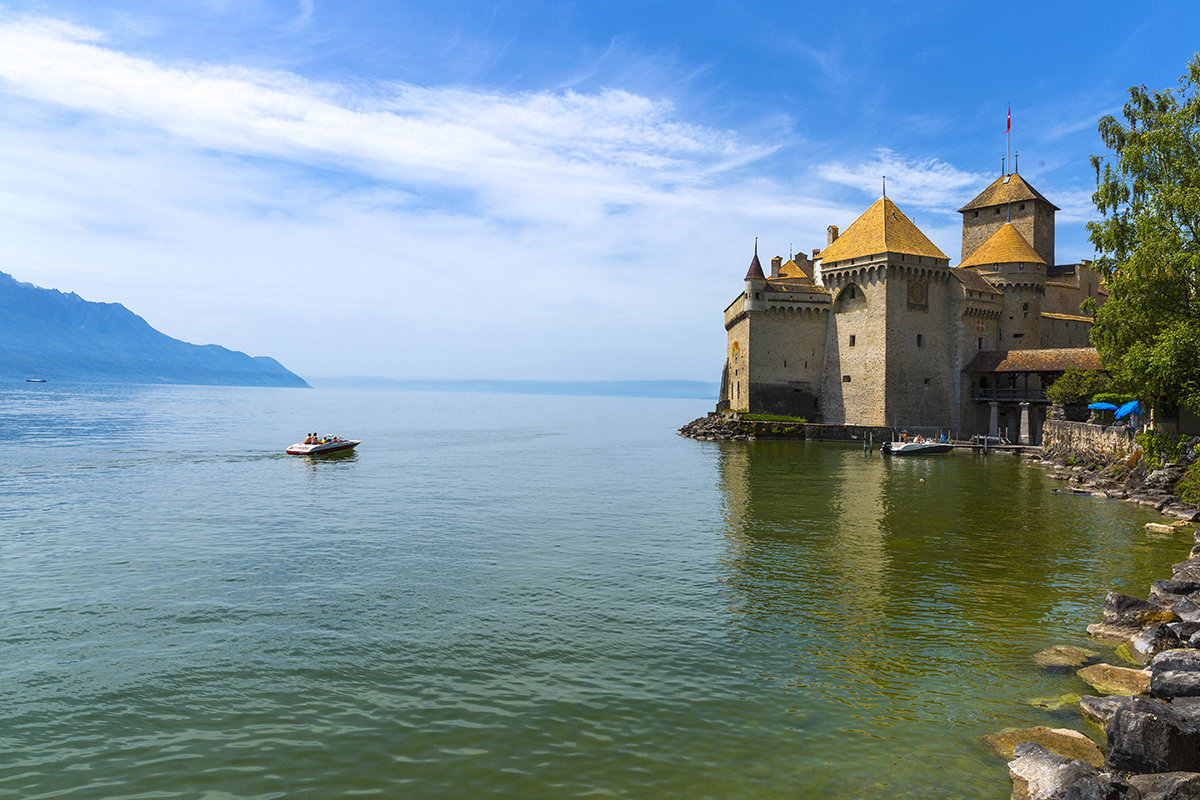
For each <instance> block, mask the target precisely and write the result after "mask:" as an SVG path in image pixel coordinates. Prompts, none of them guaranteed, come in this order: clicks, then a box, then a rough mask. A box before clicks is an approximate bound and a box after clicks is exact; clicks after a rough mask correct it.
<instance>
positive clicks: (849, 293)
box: [847, 286, 857, 300]
mask: <svg viewBox="0 0 1200 800" xmlns="http://www.w3.org/2000/svg"><path fill="white" fill-rule="evenodd" d="M847 296H848V297H849V298H850V299H851V300H853V299H854V298H855V297H857V295H856V294H855V293H854V287H853V286H851V287H850V289H849V291H848V292H847Z"/></svg>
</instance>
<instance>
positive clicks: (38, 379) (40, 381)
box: [25, 378, 46, 383]
mask: <svg viewBox="0 0 1200 800" xmlns="http://www.w3.org/2000/svg"><path fill="white" fill-rule="evenodd" d="M25 382H26V383H45V382H46V379H45V378H26V379H25Z"/></svg>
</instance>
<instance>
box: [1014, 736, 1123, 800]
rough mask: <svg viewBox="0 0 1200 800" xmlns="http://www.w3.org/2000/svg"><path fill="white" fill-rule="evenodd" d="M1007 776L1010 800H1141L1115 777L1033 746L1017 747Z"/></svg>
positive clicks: (1080, 762)
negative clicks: (1009, 781)
mask: <svg viewBox="0 0 1200 800" xmlns="http://www.w3.org/2000/svg"><path fill="white" fill-rule="evenodd" d="M1008 774H1009V777H1010V778H1012V782H1013V793H1012V796H1013V800H1140V798H1138V796H1137V795H1136V794H1132V793H1131V792H1130V791H1129V787H1128V785H1127V784H1124V783H1122V782H1121V781H1120V780H1118V779H1117V778H1115V777H1114V776H1112V775H1109V774H1107V773H1104V772H1101V771H1100V770H1098V769H1096V768H1095V767H1093V766H1091V765H1090V764H1085V763H1084V762H1082V761H1076V760H1074V759H1070V758H1063V757H1062V756H1057V755H1055V754H1054V753H1051V752H1050V751H1048V750H1046V748H1044V747H1041V746H1040V745H1037V744H1034V743H1032V742H1024V743H1022V744H1020V745H1018V746H1017V749H1016V751H1015V752H1014V753H1013V759H1012V760H1011V761H1009V762H1008Z"/></svg>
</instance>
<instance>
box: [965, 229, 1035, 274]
mask: <svg viewBox="0 0 1200 800" xmlns="http://www.w3.org/2000/svg"><path fill="white" fill-rule="evenodd" d="M1017 263H1025V264H1045V263H1046V260H1045V259H1044V258H1042V257H1041V256H1039V255H1038V254H1037V251H1036V250H1034V249H1033V248H1032V247H1030V246H1029V242H1027V241H1025V237H1024V236H1022V235H1021V233H1020V232H1019V231H1018V230H1017V228H1016V226H1014V225H1013V224H1012V223H1011V222H1006V223H1004V224H1003V225H1001V226H1000V227H999V228H998V229H997V230H996V232H995V233H993V234H992V235H991V236H989V237H988V238H987V241H985V242H984V243H983V244H981V245H979V247H976V248H975V252H973V253H971V255H969V256H967V257H966V258H965V259H963V262H962V263H961V264H959V265H958V266H959V267H978V266H980V265H981V264H1017Z"/></svg>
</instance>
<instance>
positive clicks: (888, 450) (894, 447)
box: [879, 442, 954, 456]
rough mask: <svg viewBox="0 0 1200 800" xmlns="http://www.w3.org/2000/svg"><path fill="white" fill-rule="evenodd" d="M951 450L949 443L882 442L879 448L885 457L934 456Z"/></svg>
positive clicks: (951, 446) (952, 446) (952, 447)
mask: <svg viewBox="0 0 1200 800" xmlns="http://www.w3.org/2000/svg"><path fill="white" fill-rule="evenodd" d="M953 449H954V445H952V444H950V443H949V442H884V443H883V444H882V445H880V446H879V452H880V453H883V454H884V455H885V456H888V455H890V456H935V455H938V454H939V453H949V452H950V451H951V450H953Z"/></svg>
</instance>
